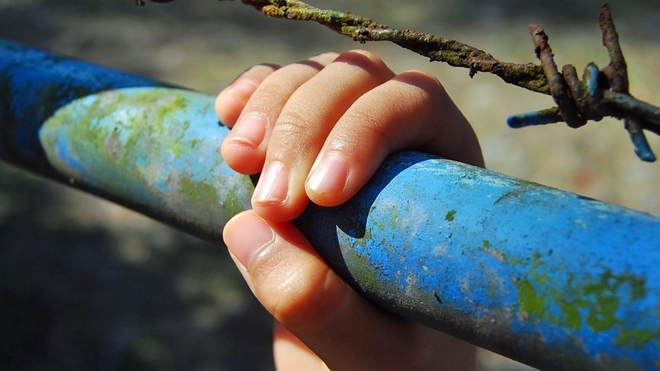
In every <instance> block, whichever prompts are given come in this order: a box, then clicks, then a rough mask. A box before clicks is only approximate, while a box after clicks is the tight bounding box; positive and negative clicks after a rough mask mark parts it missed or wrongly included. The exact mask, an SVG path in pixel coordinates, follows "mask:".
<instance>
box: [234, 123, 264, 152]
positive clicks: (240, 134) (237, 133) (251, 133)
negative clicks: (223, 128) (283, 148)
mask: <svg viewBox="0 0 660 371" xmlns="http://www.w3.org/2000/svg"><path fill="white" fill-rule="evenodd" d="M265 135H266V120H264V118H263V117H260V116H246V117H244V118H242V119H241V121H240V122H239V123H237V124H236V126H234V128H233V129H232V130H231V141H233V142H238V143H242V144H247V145H249V146H250V147H252V148H257V147H259V145H260V144H261V142H262V141H263V140H264V136H265Z"/></svg>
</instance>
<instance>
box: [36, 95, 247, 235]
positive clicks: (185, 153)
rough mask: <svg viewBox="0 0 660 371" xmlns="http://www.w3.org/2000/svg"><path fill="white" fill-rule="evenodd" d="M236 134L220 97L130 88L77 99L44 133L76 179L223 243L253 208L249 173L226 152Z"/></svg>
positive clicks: (50, 152) (59, 163)
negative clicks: (225, 143) (234, 222)
mask: <svg viewBox="0 0 660 371" xmlns="http://www.w3.org/2000/svg"><path fill="white" fill-rule="evenodd" d="M228 131H229V130H228V129H227V128H226V127H224V126H222V125H219V124H218V119H217V117H216V116H215V113H214V110H213V98H212V97H209V96H206V95H202V94H199V93H195V92H191V91H187V90H181V89H171V88H126V89H117V90H110V91H106V92H103V93H99V94H93V95H88V96H86V97H84V98H80V99H78V100H75V101H73V102H71V103H69V104H68V105H66V106H65V107H63V108H61V109H59V110H58V111H57V112H56V114H55V115H54V116H53V117H51V118H50V119H48V121H46V123H45V124H44V125H43V127H42V128H41V131H40V138H41V143H42V145H43V148H44V150H45V152H46V155H47V157H48V159H49V161H50V163H51V164H52V165H53V166H54V167H55V168H57V169H58V170H59V171H60V172H61V173H62V174H65V175H66V176H68V177H70V178H71V179H72V180H73V181H74V182H81V183H83V184H85V185H87V186H88V187H92V188H94V189H96V190H99V191H101V192H104V193H105V194H108V195H112V197H113V198H118V199H120V200H122V203H128V204H129V205H132V206H133V207H134V208H137V209H138V210H140V211H142V212H144V213H147V214H151V215H153V214H156V217H158V218H159V219H165V220H167V221H168V222H170V223H172V222H173V223H174V224H176V225H177V226H179V227H180V228H185V229H187V230H190V231H193V232H196V234H199V235H202V236H209V237H211V238H215V239H216V242H219V241H221V234H222V228H223V226H224V224H225V223H226V222H227V221H228V220H229V218H231V217H232V216H234V215H236V214H237V213H239V212H240V211H242V210H246V209H247V208H249V207H250V203H249V200H250V194H251V192H252V183H251V182H250V181H249V178H248V177H245V176H240V175H238V174H236V173H235V172H233V171H232V170H231V169H230V168H229V167H228V166H227V165H226V164H225V163H224V161H223V160H222V157H221V156H220V152H219V149H220V144H221V143H222V140H223V138H224V136H225V135H226V133H227V132H228ZM200 232H201V233H200Z"/></svg>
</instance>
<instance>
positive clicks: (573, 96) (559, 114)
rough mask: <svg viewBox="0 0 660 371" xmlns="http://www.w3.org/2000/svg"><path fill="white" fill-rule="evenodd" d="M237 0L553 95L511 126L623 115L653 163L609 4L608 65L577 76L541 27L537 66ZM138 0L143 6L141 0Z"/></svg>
mask: <svg viewBox="0 0 660 371" xmlns="http://www.w3.org/2000/svg"><path fill="white" fill-rule="evenodd" d="M151 1H155V2H169V1H173V0H151ZM220 1H233V0H220ZM241 1H242V2H243V3H244V4H247V5H250V6H252V7H254V8H256V9H257V10H259V11H261V12H262V13H263V14H265V15H267V16H269V17H275V18H283V19H291V20H303V21H313V22H317V23H320V24H322V25H324V26H326V27H328V28H330V29H331V30H333V31H335V32H337V33H340V34H342V35H345V36H348V37H351V38H352V39H353V40H356V41H359V42H361V43H364V42H367V41H390V42H393V43H395V44H397V45H399V46H401V47H403V48H406V49H409V50H411V51H413V52H415V53H417V54H420V55H423V56H425V57H427V58H429V59H430V60H431V61H440V62H445V63H447V64H449V65H451V66H455V67H463V68H467V69H469V71H470V72H469V73H470V77H473V76H474V75H475V74H476V73H477V72H487V73H492V74H495V75H497V76H499V77H500V78H501V79H502V80H504V81H505V82H507V83H509V84H513V85H516V86H519V87H522V88H525V89H528V90H531V91H534V92H538V93H543V94H549V95H552V97H553V98H554V100H555V102H556V103H557V107H552V108H549V109H545V110H541V111H538V112H530V113H524V114H520V115H514V116H511V117H509V119H508V120H507V121H508V123H509V126H511V127H514V128H520V127H525V126H531V125H544V124H551V123H556V122H562V121H565V122H566V123H567V124H568V125H569V126H570V127H574V128H577V127H580V126H583V125H584V124H586V123H587V121H589V120H592V121H599V120H601V119H602V118H603V117H604V116H611V117H615V118H618V119H623V120H624V123H625V125H624V127H625V129H626V130H627V131H628V132H629V134H630V138H631V140H632V142H633V144H634V146H635V153H636V154H637V155H638V156H639V158H640V159H642V160H644V161H655V155H654V154H653V152H652V151H651V149H650V148H649V145H648V142H647V140H646V137H645V136H644V130H648V131H651V132H653V133H656V134H660V108H658V107H656V106H653V105H651V104H648V103H645V102H641V101H639V100H637V99H635V98H633V97H632V96H631V95H630V93H629V87H628V85H629V83H628V71H627V66H626V61H625V59H624V57H623V53H622V51H621V46H620V45H619V35H618V34H617V32H616V29H615V28H614V21H613V20H612V16H611V12H610V8H609V6H607V4H605V5H603V6H602V8H601V11H600V14H599V24H600V28H601V31H602V34H603V45H604V46H605V47H606V48H607V50H608V54H609V56H610V64H609V65H607V66H606V67H605V68H603V70H599V69H598V67H596V65H595V64H593V63H590V64H588V65H587V67H586V69H585V73H584V76H583V79H582V80H580V79H579V78H578V76H577V72H576V69H575V67H573V66H572V65H566V66H564V67H563V68H562V70H561V72H559V70H558V68H557V65H556V64H555V62H554V55H553V53H552V49H551V48H550V45H549V44H548V36H547V35H546V33H545V31H544V30H543V27H541V26H540V25H531V26H530V27H529V31H530V34H531V36H532V40H533V42H534V45H535V47H536V55H537V57H538V58H539V60H540V61H541V64H540V65H537V64H533V63H527V64H518V63H508V62H502V61H500V60H497V59H496V58H495V57H493V56H492V55H491V54H489V53H486V52H485V51H483V50H480V49H477V48H475V47H473V46H470V45H467V44H464V43H461V42H459V41H456V40H452V39H448V38H444V37H440V36H436V35H431V34H427V33H423V32H418V31H413V30H410V29H403V28H401V29H397V28H392V27H389V26H387V25H384V24H381V23H377V22H374V21H372V20H371V19H369V18H365V17H361V16H358V15H355V14H352V13H350V12H339V11H336V10H325V9H319V8H316V7H313V6H311V5H308V4H306V3H304V2H302V1H298V0H241ZM136 2H137V3H138V4H140V5H143V0H136Z"/></svg>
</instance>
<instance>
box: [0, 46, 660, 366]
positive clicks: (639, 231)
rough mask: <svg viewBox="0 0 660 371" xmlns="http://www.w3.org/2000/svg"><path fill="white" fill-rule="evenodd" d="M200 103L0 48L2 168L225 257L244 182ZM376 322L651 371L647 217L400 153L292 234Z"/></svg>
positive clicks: (535, 359)
mask: <svg viewBox="0 0 660 371" xmlns="http://www.w3.org/2000/svg"><path fill="white" fill-rule="evenodd" d="M227 132H228V129H227V128H226V127H224V126H223V125H221V124H218V121H217V118H216V117H215V115H214V111H213V98H212V97H209V96H206V95H202V94H199V93H196V92H193V91H190V90H184V89H179V88H173V87H168V86H166V85H165V84H162V83H158V82H154V81H151V80H149V79H146V78H142V77H138V76H132V75H128V74H125V73H121V72H117V71H113V70H110V69H107V68H103V67H99V66H95V65H91V64H87V63H84V62H81V61H77V60H72V59H67V58H63V57H60V56H56V55H53V54H50V53H47V52H44V51H39V50H35V49H30V48H27V47H25V46H22V45H18V44H15V43H11V42H6V41H0V157H1V158H2V159H3V160H4V161H7V162H9V163H11V164H14V165H16V166H19V167H22V168H24V169H26V170H30V171H32V172H35V173H38V174H41V175H43V176H46V177H49V178H52V179H55V180H58V181H61V182H64V183H66V184H70V185H72V186H75V187H78V188H81V189H83V190H85V191H88V192H91V193H94V194H96V195H98V196H101V197H104V198H106V199H110V200H112V201H115V202H118V203H120V204H122V205H126V206H128V207H130V208H133V209H135V210H137V211H139V212H142V213H144V214H146V215H149V216H150V217H152V218H155V219H157V220H161V221H164V222H167V223H169V224H171V225H173V226H175V227H176V228H179V229H182V230H185V231H188V232H190V233H192V234H195V235H197V236H200V237H202V238H205V239H207V240H209V241H212V242H215V243H220V241H222V240H221V231H222V228H223V226H224V224H225V223H226V222H227V220H228V219H229V218H231V217H232V216H233V215H235V214H236V213H238V212H240V211H241V210H245V209H247V208H249V206H250V202H249V200H250V194H251V192H252V189H253V187H252V183H251V181H250V179H249V178H248V177H246V176H242V175H239V174H236V173H234V172H233V171H232V170H230V169H229V168H228V167H227V165H225V163H224V162H223V160H222V158H221V156H220V155H219V151H218V150H219V147H220V143H221V142H222V140H223V138H224V136H225V135H226V134H227ZM295 223H296V224H297V225H298V226H299V227H300V228H301V229H302V231H303V232H304V233H305V234H306V236H307V237H308V238H309V239H310V240H311V242H312V243H313V244H314V246H316V247H317V249H318V250H319V252H320V253H321V255H322V256H323V257H324V258H325V259H326V260H327V261H328V262H329V263H330V265H331V266H332V267H333V268H334V269H335V270H336V271H337V272H339V273H340V274H341V275H342V277H343V278H344V279H346V280H347V281H348V282H349V283H351V285H353V287H355V289H356V290H358V291H359V292H361V293H362V294H363V295H365V296H366V297H367V298H368V299H370V300H371V301H372V302H373V303H374V304H376V305H378V306H380V307H381V308H383V309H386V310H389V311H391V312H394V313H397V314H400V315H402V316H404V317H407V318H411V319H413V320H416V321H418V322H421V323H424V324H426V325H428V326H431V327H434V328H436V329H438V330H440V331H444V332H446V333H449V334H451V335H454V336H456V337H458V338H461V339H464V340H467V341H470V342H472V343H474V344H476V345H479V346H482V347H484V348H487V349H491V350H493V351H496V352H498V353H501V354H504V355H506V356H509V357H511V358H513V359H516V360H519V361H521V362H524V363H527V364H529V365H532V366H535V367H538V368H541V369H547V370H626V371H632V370H655V369H658V368H659V367H660V269H659V268H658V267H659V266H660V239H659V238H658V237H657V236H658V235H659V234H660V219H659V218H657V217H654V216H650V215H648V214H644V213H641V212H637V211H632V210H628V209H625V208H622V207H618V206H614V205H609V204H605V203H602V202H599V201H595V200H592V199H588V198H584V197H581V196H577V195H574V194H570V193H566V192H562V191H559V190H555V189H551V188H547V187H544V186H541V185H538V184H534V183H530V182H526V181H524V180H520V179H515V178H511V177H508V176H504V175H501V174H497V173H494V172H491V171H488V170H483V169H479V168H474V167H471V166H467V165H463V164H460V163H456V162H452V161H448V160H443V159H440V158H435V157H431V156H428V155H425V154H421V153H413V152H407V153H401V154H398V155H396V156H392V157H390V158H389V159H388V160H387V161H386V162H385V164H384V165H383V166H382V168H381V169H380V170H379V172H378V173H377V174H376V175H375V176H374V178H373V179H372V180H371V181H370V183H369V184H368V185H367V186H366V187H365V188H364V189H363V190H362V191H361V192H360V193H359V194H358V195H357V196H356V197H354V198H353V199H352V200H350V201H349V202H347V203H346V204H344V205H342V206H339V207H335V208H321V207H316V206H313V205H312V206H310V207H309V208H308V209H307V210H306V211H305V213H304V215H303V216H302V217H300V218H299V219H298V220H296V221H295Z"/></svg>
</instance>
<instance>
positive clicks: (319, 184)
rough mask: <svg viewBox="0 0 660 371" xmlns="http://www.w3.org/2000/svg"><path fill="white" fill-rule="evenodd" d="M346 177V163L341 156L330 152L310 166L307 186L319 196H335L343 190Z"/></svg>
mask: <svg viewBox="0 0 660 371" xmlns="http://www.w3.org/2000/svg"><path fill="white" fill-rule="evenodd" d="M347 179H348V163H347V162H346V160H345V159H344V158H343V157H342V156H338V155H336V154H330V155H326V156H324V157H323V158H322V159H321V161H320V162H319V163H317V164H315V166H313V167H312V172H311V174H310V175H309V178H308V179H307V188H308V189H309V190H310V191H312V192H314V193H316V194H318V195H321V196H336V195H338V194H340V193H341V192H343V191H344V188H345V187H346V180H347Z"/></svg>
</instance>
